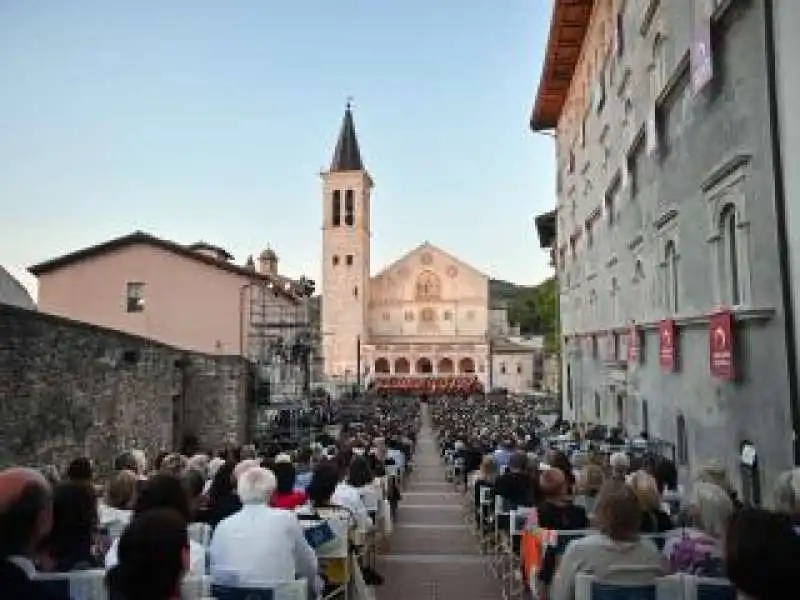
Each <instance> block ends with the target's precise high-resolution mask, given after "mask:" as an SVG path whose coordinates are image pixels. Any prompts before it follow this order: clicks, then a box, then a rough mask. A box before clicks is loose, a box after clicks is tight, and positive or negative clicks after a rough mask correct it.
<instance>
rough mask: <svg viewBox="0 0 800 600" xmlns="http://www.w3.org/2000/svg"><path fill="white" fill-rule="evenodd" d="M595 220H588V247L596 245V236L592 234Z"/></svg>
mask: <svg viewBox="0 0 800 600" xmlns="http://www.w3.org/2000/svg"><path fill="white" fill-rule="evenodd" d="M593 224H594V221H593V220H589V221H586V227H585V229H586V248H591V247H592V246H593V245H594V236H593V235H592V225H593Z"/></svg>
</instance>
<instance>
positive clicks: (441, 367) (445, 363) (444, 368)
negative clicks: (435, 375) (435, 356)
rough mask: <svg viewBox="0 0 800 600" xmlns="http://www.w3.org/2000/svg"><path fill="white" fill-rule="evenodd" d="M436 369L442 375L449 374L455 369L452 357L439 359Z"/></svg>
mask: <svg viewBox="0 0 800 600" xmlns="http://www.w3.org/2000/svg"><path fill="white" fill-rule="evenodd" d="M436 370H437V371H438V372H439V373H440V374H442V375H450V374H452V373H453V372H454V371H455V365H454V364H453V361H452V359H450V358H443V359H441V360H440V361H439V364H438V366H437V367H436Z"/></svg>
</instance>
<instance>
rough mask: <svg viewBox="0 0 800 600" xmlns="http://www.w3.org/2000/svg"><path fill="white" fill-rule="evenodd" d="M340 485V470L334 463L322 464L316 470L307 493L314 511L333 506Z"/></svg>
mask: <svg viewBox="0 0 800 600" xmlns="http://www.w3.org/2000/svg"><path fill="white" fill-rule="evenodd" d="M337 485H339V470H338V469H337V468H336V467H335V466H334V465H333V464H332V463H322V464H320V465H319V466H317V468H316V469H314V474H313V475H312V477H311V482H310V483H309V484H308V489H307V490H306V493H307V494H308V500H309V502H310V503H311V507H312V508H314V509H317V508H325V507H329V506H331V498H332V497H333V493H334V492H335V491H336V486H337Z"/></svg>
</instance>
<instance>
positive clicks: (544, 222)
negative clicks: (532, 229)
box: [534, 210, 556, 248]
mask: <svg viewBox="0 0 800 600" xmlns="http://www.w3.org/2000/svg"><path fill="white" fill-rule="evenodd" d="M534 220H535V222H536V233H537V234H539V247H540V248H552V247H553V244H554V243H555V241H556V211H555V210H551V211H549V212H546V213H544V214H541V215H537V216H536V219H534Z"/></svg>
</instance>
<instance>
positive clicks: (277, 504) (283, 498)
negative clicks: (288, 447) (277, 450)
mask: <svg viewBox="0 0 800 600" xmlns="http://www.w3.org/2000/svg"><path fill="white" fill-rule="evenodd" d="M286 458H287V459H288V457H286ZM272 472H273V473H274V474H275V479H276V480H277V486H278V487H277V489H276V490H275V493H273V494H272V497H271V498H270V500H269V505H270V506H271V507H273V508H283V509H286V510H294V509H296V508H297V507H298V506H302V505H303V504H305V503H306V493H305V492H304V491H300V490H297V489H295V477H296V472H295V468H294V465H293V464H292V463H291V460H290V459H289V460H283V461H276V462H275V464H274V465H273V466H272Z"/></svg>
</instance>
